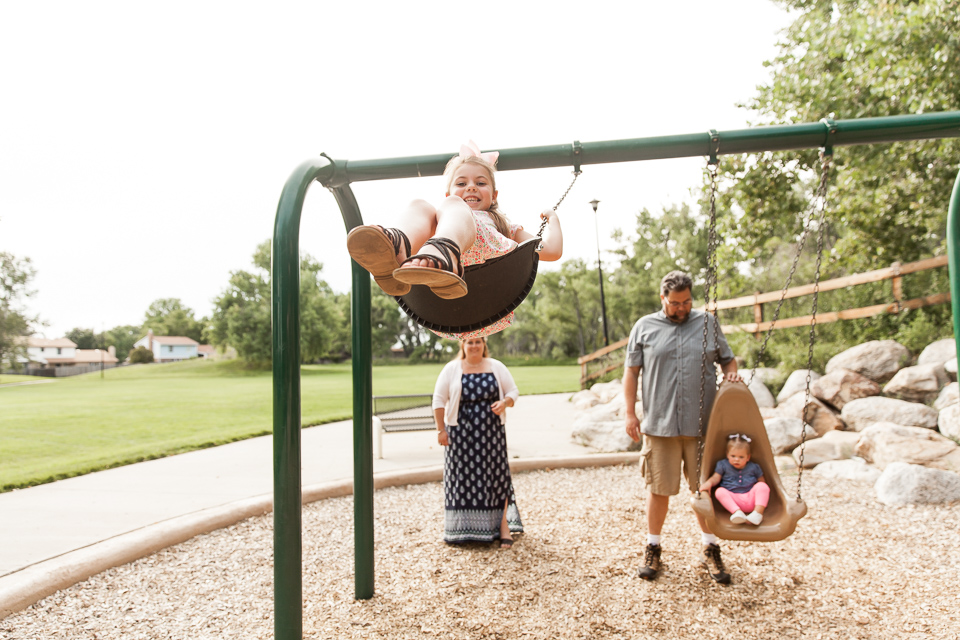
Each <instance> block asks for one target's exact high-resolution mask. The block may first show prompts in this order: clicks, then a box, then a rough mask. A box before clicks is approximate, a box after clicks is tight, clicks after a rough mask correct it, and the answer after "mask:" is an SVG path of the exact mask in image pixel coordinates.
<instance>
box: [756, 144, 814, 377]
mask: <svg viewBox="0 0 960 640" xmlns="http://www.w3.org/2000/svg"><path fill="white" fill-rule="evenodd" d="M831 157H832V156H831V155H830V154H825V153H824V152H823V151H822V150H821V151H820V184H819V186H818V187H817V196H816V199H815V200H814V204H813V206H812V207H811V208H810V209H809V210H808V211H807V213H806V214H805V215H804V219H803V225H802V230H801V231H800V239H799V240H797V252H796V255H794V256H793V264H792V265H791V266H790V273H789V274H787V280H786V282H785V283H784V285H783V290H782V291H781V292H780V300H778V301H777V308H776V309H775V310H774V312H773V321H772V322H770V328H768V329H767V333H766V335H765V336H764V337H763V344H761V345H760V351H759V352H758V353H757V357H756V360H754V364H753V368H752V369H751V370H750V377H749V378H748V379H747V386H748V387H749V386H750V384H751V383H752V382H753V377H754V376H755V375H756V374H757V367H759V366H760V363H761V362H762V361H763V354H764V352H766V350H767V343H768V342H770V337H771V336H772V335H773V327H774V325H776V324H777V320H779V319H780V310H781V309H782V308H783V302H784V300H786V297H787V289H789V288H790V283H791V282H792V281H793V276H794V274H795V273H796V271H797V265H798V264H799V263H800V256H801V254H802V253H803V247H804V244H805V243H806V241H807V235H808V234H809V233H810V221H811V220H812V219H813V216H814V213H815V211H816V209H817V207H818V205H819V206H821V210H820V220H821V222H820V224H821V226H822V224H823V215H824V209H825V206H824V205H823V202H824V200H825V198H826V193H827V176H828V175H829V173H830V158H831ZM821 251H822V245H820V246H818V247H817V264H818V265H819V264H820V252H821ZM807 369H808V375H809V369H810V367H807Z"/></svg>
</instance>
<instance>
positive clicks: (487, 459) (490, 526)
mask: <svg viewBox="0 0 960 640" xmlns="http://www.w3.org/2000/svg"><path fill="white" fill-rule="evenodd" d="M460 380H461V382H460V383H461V391H460V410H459V411H458V412H457V424H456V425H447V434H448V437H449V439H450V440H449V444H448V445H447V446H446V447H445V449H444V460H443V498H444V517H443V540H444V542H450V543H456V542H489V541H491V540H496V539H498V538H499V537H500V520H501V519H502V518H503V505H504V504H506V505H507V524H508V525H509V526H510V531H511V532H514V533H520V532H522V531H523V522H522V521H521V520H520V511H519V510H518V509H517V501H516V497H515V496H514V494H513V480H512V478H511V476H510V463H509V460H508V459H507V434H506V430H505V429H504V426H503V423H502V422H501V421H500V417H499V416H497V415H496V414H495V413H494V412H493V409H491V405H492V404H493V403H494V402H496V401H497V399H498V398H499V397H500V390H499V388H498V386H497V378H496V377H495V376H494V375H493V374H492V373H465V374H463V375H462V376H461V379H460Z"/></svg>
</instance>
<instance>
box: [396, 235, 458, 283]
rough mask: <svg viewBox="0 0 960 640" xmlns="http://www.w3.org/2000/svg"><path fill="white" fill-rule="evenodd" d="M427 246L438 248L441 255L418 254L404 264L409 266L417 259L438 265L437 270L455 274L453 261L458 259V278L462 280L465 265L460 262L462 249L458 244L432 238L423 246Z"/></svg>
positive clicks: (447, 239)
mask: <svg viewBox="0 0 960 640" xmlns="http://www.w3.org/2000/svg"><path fill="white" fill-rule="evenodd" d="M427 245H430V246H433V247H436V248H437V250H438V251H439V252H440V254H441V255H439V256H434V255H428V254H422V253H418V254H417V255H415V256H410V257H409V258H407V259H406V260H404V261H403V264H407V263H408V262H410V261H411V260H416V259H420V260H430V261H431V262H433V263H434V264H436V265H437V266H436V268H437V269H440V270H442V271H449V272H450V273H454V271H453V259H454V258H456V260H457V276H459V277H461V278H462V277H463V264H462V263H461V262H460V247H458V246H457V243H455V242H454V241H453V240H451V239H450V238H430V239H429V240H427V241H426V242H424V243H423V246H427Z"/></svg>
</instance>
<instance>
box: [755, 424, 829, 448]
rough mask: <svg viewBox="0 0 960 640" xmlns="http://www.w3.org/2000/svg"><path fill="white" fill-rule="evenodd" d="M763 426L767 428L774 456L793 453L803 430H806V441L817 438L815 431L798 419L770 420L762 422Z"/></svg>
mask: <svg viewBox="0 0 960 640" xmlns="http://www.w3.org/2000/svg"><path fill="white" fill-rule="evenodd" d="M763 426H765V427H766V428H767V437H768V438H769V439H770V448H771V449H773V453H774V455H780V454H782V453H790V452H791V451H793V450H794V449H795V448H796V447H797V445H799V444H800V441H801V436H802V435H803V430H804V429H806V430H807V440H813V439H814V438H816V437H817V433H816V431H814V430H813V429H812V428H811V427H810V426H809V425H806V424H804V423H803V420H801V419H800V418H783V417H776V418H771V419H769V420H764V421H763Z"/></svg>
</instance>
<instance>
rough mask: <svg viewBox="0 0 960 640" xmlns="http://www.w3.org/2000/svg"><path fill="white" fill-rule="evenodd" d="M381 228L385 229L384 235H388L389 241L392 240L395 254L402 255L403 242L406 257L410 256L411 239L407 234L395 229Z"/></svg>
mask: <svg viewBox="0 0 960 640" xmlns="http://www.w3.org/2000/svg"><path fill="white" fill-rule="evenodd" d="M380 228H381V229H383V233H384V234H386V236H387V239H388V240H390V244H392V245H393V252H394V253H395V254H399V253H400V242H401V241H403V248H404V249H406V255H408V256H409V255H410V251H411V249H410V238H408V237H407V234H405V233H404V232H403V231H400V229H397V228H395V227H380Z"/></svg>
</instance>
